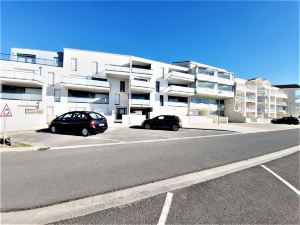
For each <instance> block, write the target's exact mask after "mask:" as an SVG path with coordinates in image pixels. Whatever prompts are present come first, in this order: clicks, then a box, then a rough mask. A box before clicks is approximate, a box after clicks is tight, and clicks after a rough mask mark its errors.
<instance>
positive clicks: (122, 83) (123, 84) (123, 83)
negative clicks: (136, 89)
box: [120, 81, 125, 92]
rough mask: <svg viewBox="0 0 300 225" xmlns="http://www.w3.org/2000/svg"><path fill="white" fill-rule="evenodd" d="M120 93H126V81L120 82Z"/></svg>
mask: <svg viewBox="0 0 300 225" xmlns="http://www.w3.org/2000/svg"><path fill="white" fill-rule="evenodd" d="M120 92H125V81H120Z"/></svg>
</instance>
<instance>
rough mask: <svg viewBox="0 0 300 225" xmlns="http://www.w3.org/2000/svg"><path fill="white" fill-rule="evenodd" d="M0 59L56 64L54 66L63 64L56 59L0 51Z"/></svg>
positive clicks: (48, 64)
mask: <svg viewBox="0 0 300 225" xmlns="http://www.w3.org/2000/svg"><path fill="white" fill-rule="evenodd" d="M0 60H5V61H14V62H22V63H31V64H39V65H47V66H56V67H62V66H63V62H58V61H56V60H51V59H42V58H35V57H27V56H18V55H11V54H4V53H0Z"/></svg>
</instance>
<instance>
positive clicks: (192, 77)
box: [167, 71, 195, 81]
mask: <svg viewBox="0 0 300 225" xmlns="http://www.w3.org/2000/svg"><path fill="white" fill-rule="evenodd" d="M171 78H177V79H182V80H191V81H194V80H195V75H193V74H188V73H181V72H178V71H171V72H170V73H169V74H168V75H167V79H171Z"/></svg>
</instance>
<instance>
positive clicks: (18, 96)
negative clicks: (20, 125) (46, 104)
mask: <svg viewBox="0 0 300 225" xmlns="http://www.w3.org/2000/svg"><path fill="white" fill-rule="evenodd" d="M0 96H1V99H12V100H22V101H42V95H39V94H25V93H24V94H20V93H0Z"/></svg>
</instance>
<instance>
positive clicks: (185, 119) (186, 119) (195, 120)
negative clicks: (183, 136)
mask: <svg viewBox="0 0 300 225" xmlns="http://www.w3.org/2000/svg"><path fill="white" fill-rule="evenodd" d="M180 119H181V121H182V124H183V126H184V125H185V124H187V125H190V124H201V123H213V119H212V118H209V117H206V116H182V117H180Z"/></svg>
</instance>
